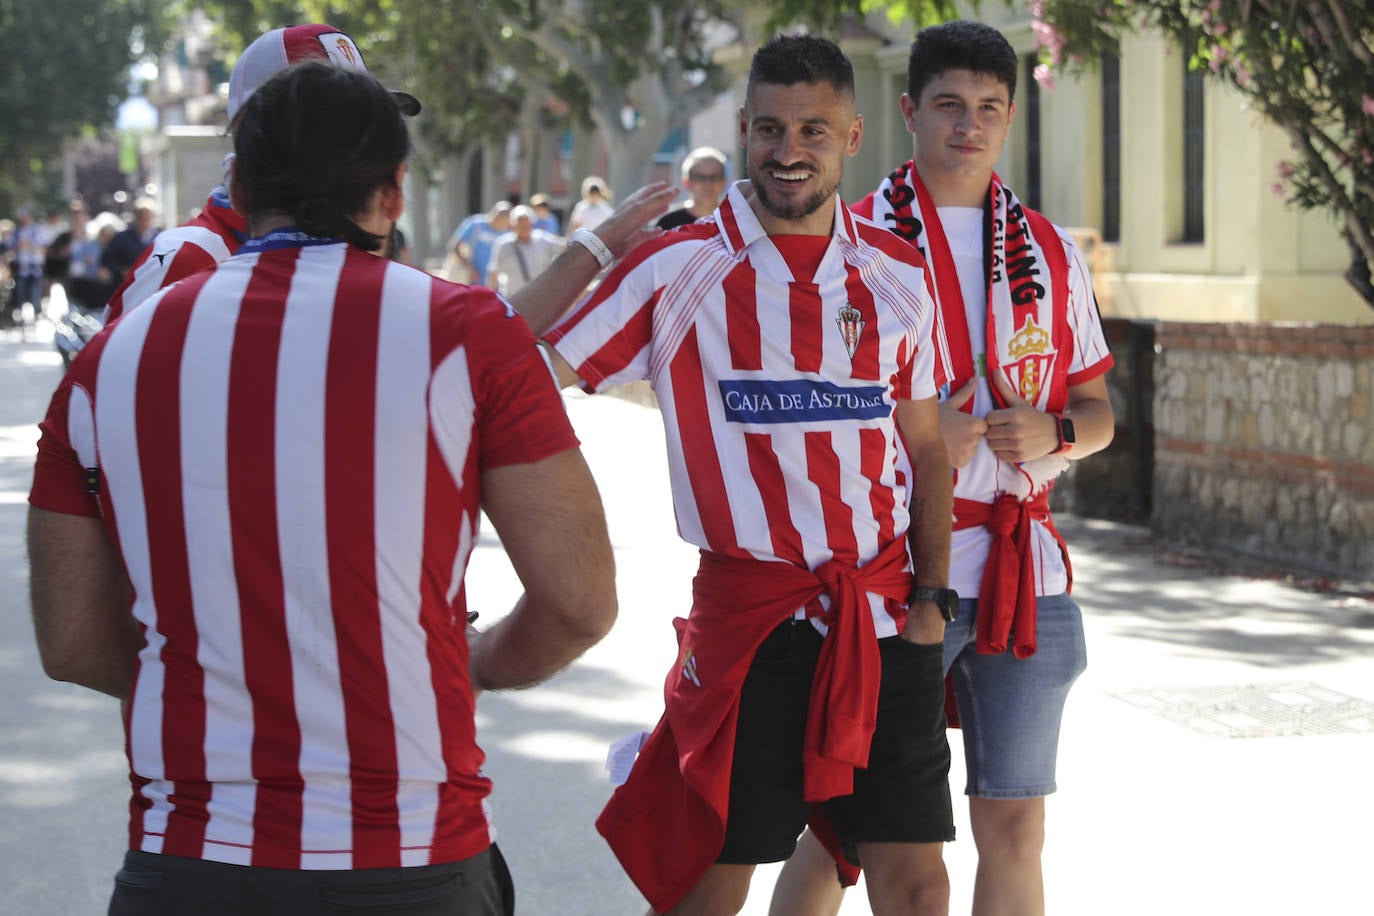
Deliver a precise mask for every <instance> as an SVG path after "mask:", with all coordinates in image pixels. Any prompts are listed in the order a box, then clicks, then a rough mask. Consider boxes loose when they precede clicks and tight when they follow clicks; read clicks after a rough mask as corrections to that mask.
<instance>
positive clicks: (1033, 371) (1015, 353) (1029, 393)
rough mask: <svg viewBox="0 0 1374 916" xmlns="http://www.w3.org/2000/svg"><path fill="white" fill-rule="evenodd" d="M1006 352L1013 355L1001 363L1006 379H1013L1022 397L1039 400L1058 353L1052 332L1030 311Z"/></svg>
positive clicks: (1014, 385)
mask: <svg viewBox="0 0 1374 916" xmlns="http://www.w3.org/2000/svg"><path fill="white" fill-rule="evenodd" d="M1007 353H1008V354H1009V355H1010V356H1011V358H1012V362H1011V363H1009V364H1006V365H1003V366H1002V369H1003V371H1005V372H1006V373H1007V381H1009V382H1011V383H1012V386H1013V387H1015V389H1016V393H1017V394H1019V395H1020V396H1021V397H1022V398H1025V399H1026V400H1027V401H1029V402H1030V403H1032V404H1034V403H1036V402H1037V401H1039V399H1040V391H1041V389H1042V388H1043V387H1044V385H1045V378H1046V377H1047V376H1048V375H1049V373H1050V367H1051V366H1053V365H1054V356H1055V353H1054V348H1053V346H1052V345H1051V342H1050V335H1049V333H1048V332H1046V331H1045V329H1044V328H1042V327H1040V326H1039V325H1037V324H1036V323H1035V320H1034V319H1033V318H1032V317H1031V316H1030V315H1027V316H1026V323H1025V325H1023V326H1022V328H1021V330H1019V331H1017V332H1016V333H1015V334H1014V335H1012V338H1011V341H1010V342H1009V343H1008V345H1007Z"/></svg>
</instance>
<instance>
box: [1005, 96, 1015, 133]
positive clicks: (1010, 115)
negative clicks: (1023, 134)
mask: <svg viewBox="0 0 1374 916" xmlns="http://www.w3.org/2000/svg"><path fill="white" fill-rule="evenodd" d="M1014 117H1016V103H1015V102H1012V103H1011V104H1010V105H1008V106H1007V126H1009V127H1010V126H1011V119H1012V118H1014Z"/></svg>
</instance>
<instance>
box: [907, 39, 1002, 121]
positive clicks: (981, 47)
mask: <svg viewBox="0 0 1374 916" xmlns="http://www.w3.org/2000/svg"><path fill="white" fill-rule="evenodd" d="M1017 66H1018V62H1017V59H1016V51H1015V50H1014V49H1013V48H1012V46H1011V42H1009V41H1007V39H1006V36H1005V35H1003V34H1002V33H1001V32H999V31H997V30H996V29H994V28H993V27H992V26H990V25H984V24H983V23H981V22H970V21H969V20H967V19H958V20H955V21H954V22H942V23H940V24H939V25H932V26H928V27H926V28H924V29H921V31H919V32H917V33H916V40H915V41H913V42H912V43H911V56H910V57H909V58H908V59H907V65H906V94H907V95H909V96H911V100H912V101H913V102H915V103H917V104H919V103H920V101H921V93H922V92H924V91H925V88H926V86H927V85H929V83H930V81H931V80H933V79H935V77H937V76H939V75H940V74H941V73H944V72H945V71H946V70H972V71H973V72H974V73H986V74H987V75H989V76H991V77H993V78H994V79H996V80H997V81H998V82H999V83H1003V84H1004V85H1006V87H1007V101H1008V102H1013V101H1015V100H1016V72H1017Z"/></svg>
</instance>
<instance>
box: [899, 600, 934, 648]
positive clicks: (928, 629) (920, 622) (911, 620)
mask: <svg viewBox="0 0 1374 916" xmlns="http://www.w3.org/2000/svg"><path fill="white" fill-rule="evenodd" d="M902 639H905V640H906V641H907V642H914V643H916V644H917V645H922V646H933V645H935V644H936V643H942V642H944V641H945V618H944V617H943V616H941V614H940V608H939V607H938V606H936V604H935V602H933V601H915V602H912V604H911V606H910V607H909V608H907V613H906V627H905V628H904V629H903V630H902Z"/></svg>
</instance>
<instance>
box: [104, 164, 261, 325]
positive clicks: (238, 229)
mask: <svg viewBox="0 0 1374 916" xmlns="http://www.w3.org/2000/svg"><path fill="white" fill-rule="evenodd" d="M247 238H248V224H247V222H245V220H244V218H243V217H242V216H241V215H239V214H238V213H237V212H235V211H234V209H233V207H231V206H230V204H229V197H228V195H227V194H225V193H224V190H223V189H221V188H216V189H215V190H214V191H213V192H211V194H210V196H209V197H208V198H207V199H206V201H205V207H204V208H203V209H202V210H201V211H200V213H198V214H196V216H195V217H194V218H193V219H190V220H188V221H187V222H186V223H184V224H182V225H180V226H177V227H176V228H175V229H168V230H167V231H166V232H160V233H158V236H157V238H155V239H153V241H152V244H150V245H149V246H148V247H147V248H144V249H143V253H142V254H140V255H139V256H138V260H137V261H134V266H133V267H131V268H129V272H128V274H126V275H125V277H124V282H123V283H121V284H119V287H118V288H117V289H116V290H115V291H114V293H113V295H111V296H110V301H109V303H107V304H106V306H105V321H106V322H110V321H114V320H115V319H116V318H118V317H119V316H120V315H123V314H124V313H125V312H127V311H129V310H130V309H132V308H133V307H134V306H136V305H138V304H140V303H142V302H145V301H147V299H148V297H149V296H151V295H152V294H153V293H155V292H157V291H158V290H160V289H162V288H163V287H164V286H171V285H172V284H173V283H175V282H177V281H178V280H184V279H185V278H186V277H189V276H191V274H193V273H196V272H197V271H201V270H204V269H205V268H207V267H213V266H214V265H216V264H218V263H219V262H220V261H223V260H224V259H225V258H227V257H229V256H230V255H231V254H233V253H234V252H235V251H238V249H239V246H240V245H242V244H243V243H244V241H246V240H247Z"/></svg>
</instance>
